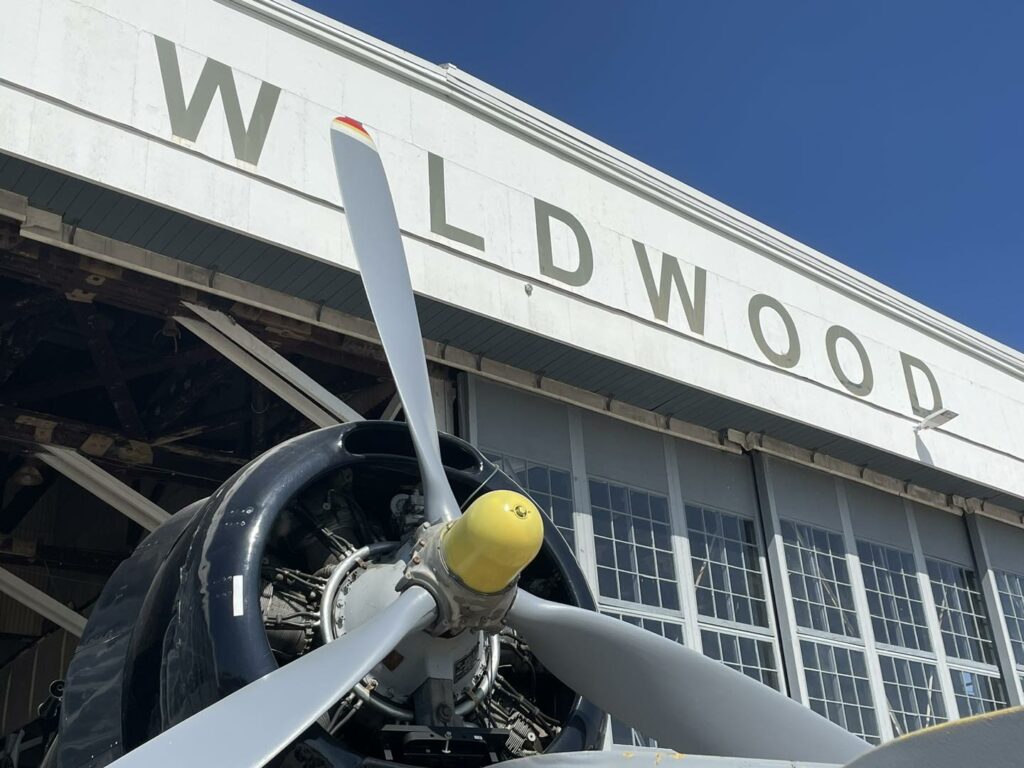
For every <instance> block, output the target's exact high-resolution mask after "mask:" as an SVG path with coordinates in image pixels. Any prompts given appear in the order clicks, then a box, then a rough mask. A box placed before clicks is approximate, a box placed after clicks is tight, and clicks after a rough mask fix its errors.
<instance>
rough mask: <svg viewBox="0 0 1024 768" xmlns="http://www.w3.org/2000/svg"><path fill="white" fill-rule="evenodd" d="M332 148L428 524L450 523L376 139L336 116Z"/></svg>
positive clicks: (453, 508) (454, 511)
mask: <svg viewBox="0 0 1024 768" xmlns="http://www.w3.org/2000/svg"><path fill="white" fill-rule="evenodd" d="M331 148H332V149H333V151H334V169H335V171H337V174H338V186H339V187H341V197H342V201H343V202H344V204H345V216H346V217H347V219H348V228H349V232H350V233H351V235H352V245H353V247H354V248H355V251H356V259H357V260H358V262H359V271H360V273H361V275H362V278H363V286H364V287H365V289H366V296H367V298H368V299H369V300H370V309H371V310H372V311H373V319H374V322H376V324H377V330H378V331H379V332H380V339H381V342H382V343H383V344H384V352H385V354H386V355H387V357H388V362H389V363H390V365H391V372H392V374H393V375H394V377H395V386H396V387H397V388H398V394H399V397H401V399H402V407H403V409H404V410H405V420H406V422H407V423H408V425H409V432H410V433H411V434H412V441H413V445H414V446H415V448H416V456H417V458H418V459H419V463H420V472H421V474H422V475H423V496H424V500H425V504H426V515H427V519H428V520H429V521H430V522H432V523H433V522H438V521H451V520H454V519H455V518H457V517H458V516H459V505H458V503H457V502H456V501H455V496H454V495H453V494H452V489H451V487H450V486H449V485H448V478H447V477H446V476H445V473H444V467H443V465H442V464H441V451H440V449H439V447H438V442H437V422H436V421H435V419H434V404H433V401H432V400H431V397H430V384H429V381H428V379H427V364H426V361H425V359H424V356H423V339H422V334H421V332H420V323H419V319H418V318H417V317H416V302H415V300H414V298H413V293H412V282H411V281H410V280H409V267H408V265H407V264H406V262H405V249H404V248H403V246H402V234H401V231H400V230H399V228H398V218H397V217H396V216H395V206H394V203H393V202H392V199H391V190H390V188H389V187H388V180H387V177H386V176H385V175H384V166H383V165H382V164H381V161H380V155H379V154H378V153H377V148H376V147H375V146H374V143H373V139H371V138H370V135H369V134H368V133H367V132H366V130H365V129H364V128H363V126H362V125H360V124H359V123H358V122H356V121H355V120H352V119H351V118H347V117H338V118H335V120H334V122H333V123H332V125H331Z"/></svg>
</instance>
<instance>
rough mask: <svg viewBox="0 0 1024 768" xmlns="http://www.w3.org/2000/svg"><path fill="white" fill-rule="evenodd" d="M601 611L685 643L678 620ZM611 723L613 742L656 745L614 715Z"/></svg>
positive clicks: (629, 745) (639, 745) (632, 744)
mask: <svg viewBox="0 0 1024 768" xmlns="http://www.w3.org/2000/svg"><path fill="white" fill-rule="evenodd" d="M602 613H604V614H605V615H606V616H611V617H612V618H615V619H619V620H620V621H626V622H629V623H630V624H632V625H634V626H636V627H643V628H644V629H646V630H648V631H650V632H653V633H654V634H656V635H661V636H662V637H667V638H668V639H669V640H675V641H676V642H677V643H679V644H680V645H685V643H684V642H683V625H682V624H680V623H679V622H678V621H663V620H660V619H652V618H651V617H649V616H637V615H634V614H630V613H619V612H616V611H602ZM611 724H612V742H613V743H614V744H619V745H622V746H626V747H656V746H658V742H657V741H656V740H655V739H652V738H650V737H648V736H644V735H643V734H642V733H640V732H639V731H637V730H636V729H635V728H631V727H630V726H628V725H626V724H625V723H623V722H620V721H618V720H616V719H615V718H614V717H613V718H611Z"/></svg>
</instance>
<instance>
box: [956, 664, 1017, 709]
mask: <svg viewBox="0 0 1024 768" xmlns="http://www.w3.org/2000/svg"><path fill="white" fill-rule="evenodd" d="M950 673H951V674H952V675H953V694H954V695H955V696H956V706H957V709H959V710H960V717H970V716H971V715H980V714H982V713H984V712H992V711H994V710H997V709H1002V708H1003V707H1005V706H1006V689H1005V688H1003V681H1002V680H1000V679H999V678H998V677H995V676H993V675H983V674H981V673H980V672H968V671H967V670H963V669H951V670H950Z"/></svg>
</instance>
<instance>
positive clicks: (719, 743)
mask: <svg viewBox="0 0 1024 768" xmlns="http://www.w3.org/2000/svg"><path fill="white" fill-rule="evenodd" d="M506 623H507V624H508V625H509V626H510V627H512V628H513V629H514V630H516V631H517V632H519V633H520V634H522V635H523V636H524V637H525V638H526V641H527V642H528V643H529V644H530V649H531V650H532V651H533V652H534V653H535V654H536V655H537V658H538V659H540V661H541V663H542V664H544V666H545V667H547V668H548V669H549V670H550V671H551V672H552V674H554V675H555V677H557V678H558V679H560V680H561V681H562V682H563V683H565V684H566V685H568V686H569V687H570V688H572V689H573V690H574V691H576V692H578V693H579V694H580V695H581V696H584V697H586V698H587V699H590V700H591V701H592V702H594V703H595V704H596V705H597V706H598V707H600V708H601V709H603V710H604V711H606V712H608V713H609V714H611V715H613V716H614V717H616V718H618V719H619V720H622V721H623V722H625V723H628V724H629V725H630V726H632V727H634V728H636V729H637V730H639V731H640V732H641V733H643V734H644V735H645V736H649V737H651V738H654V739H657V740H658V744H659V745H661V746H663V747H669V748H672V749H677V750H680V751H683V752H688V753H696V754H705V755H726V756H733V757H759V758H770V759H778V760H806V761H810V762H823V763H845V762H847V761H849V760H852V759H853V758H855V757H858V756H859V755H861V754H863V753H864V752H867V751H868V750H869V749H870V747H869V745H868V744H867V743H866V742H864V741H862V740H861V739H859V738H857V737H856V736H853V735H852V734H850V733H848V732H847V731H845V730H843V729H842V728H840V727H839V726H838V725H835V724H834V723H832V722H830V721H828V720H826V719H825V718H823V717H821V716H820V715H817V714H815V713H814V712H812V711H811V710H809V709H807V708H806V707H803V706H801V705H800V704H798V703H797V702H795V701H793V700H792V699H789V698H787V697H786V696H784V695H782V694H781V693H779V692H777V691H775V690H773V689H771V688H769V687H768V686H766V685H762V684H760V683H758V682H756V681H754V680H751V679H750V678H749V677H746V676H745V675H742V674H740V673H739V672H735V671H733V670H731V669H729V668H728V667H726V666H725V665H723V664H720V663H718V662H716V661H712V660H711V659H709V658H707V657H705V656H703V655H701V654H699V653H697V652H696V651H692V650H690V649H688V648H684V647H683V646H681V645H679V644H678V643H675V642H673V641H671V640H667V639H665V638H663V637H661V636H659V635H655V634H654V633H653V632H649V631H647V630H645V629H641V628H639V627H634V626H633V625H631V624H627V623H626V622H624V621H619V620H618V619H613V618H611V617H608V616H603V615H602V614H600V613H595V612H593V611H586V610H583V609H582V608H575V607H572V606H568V605H562V604H560V603H552V602H549V601H547V600H542V599H541V598H539V597H535V596H534V595H531V594H530V593H528V592H524V591H523V590H522V589H520V590H519V592H518V594H517V595H516V599H515V602H514V603H513V604H512V608H511V610H510V611H509V613H508V616H507V617H506Z"/></svg>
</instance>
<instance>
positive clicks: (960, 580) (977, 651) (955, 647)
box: [928, 559, 995, 664]
mask: <svg viewBox="0 0 1024 768" xmlns="http://www.w3.org/2000/svg"><path fill="white" fill-rule="evenodd" d="M928 576H929V578H930V579H931V582H932V592H933V593H934V595H935V609H936V611H937V612H938V615H939V628H940V629H941V630H942V641H943V644H944V645H945V647H946V653H947V654H948V655H949V656H952V657H953V658H957V659H963V660H965V661H976V662H979V663H982V664H995V652H994V649H993V642H992V629H991V626H990V625H989V620H988V614H987V613H986V612H985V602H984V600H983V598H982V596H981V591H980V590H979V589H978V580H977V577H976V576H975V575H974V571H972V570H970V569H968V568H964V567H963V566H960V565H955V564H953V563H947V562H943V561H941V560H931V559H929V560H928Z"/></svg>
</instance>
